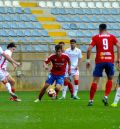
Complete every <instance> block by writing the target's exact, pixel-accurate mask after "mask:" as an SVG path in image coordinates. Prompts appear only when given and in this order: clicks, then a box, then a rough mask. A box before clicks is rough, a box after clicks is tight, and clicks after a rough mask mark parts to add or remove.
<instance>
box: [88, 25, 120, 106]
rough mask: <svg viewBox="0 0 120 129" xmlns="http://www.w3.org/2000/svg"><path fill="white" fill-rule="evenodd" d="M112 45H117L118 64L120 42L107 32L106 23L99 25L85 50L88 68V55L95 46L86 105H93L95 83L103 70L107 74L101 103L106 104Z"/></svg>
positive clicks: (110, 81) (112, 71) (108, 92)
mask: <svg viewBox="0 0 120 129" xmlns="http://www.w3.org/2000/svg"><path fill="white" fill-rule="evenodd" d="M114 45H116V46H117V48H118V52H117V62H118V65H120V44H119V43H118V40H117V39H116V37H115V36H114V35H112V34H110V33H108V32H107V26H106V24H100V25H99V34H97V35H95V36H93V37H92V41H91V43H90V46H89V48H88V50H87V60H86V67H87V69H89V68H90V55H91V50H92V48H93V47H94V46H96V59H95V62H96V65H95V69H94V71H93V82H92V85H91V89H90V100H89V103H88V106H92V105H93V99H94V95H95V92H96V90H97V85H98V82H99V79H100V77H102V73H103V70H105V73H106V75H107V83H106V89H105V93H104V98H103V103H104V105H105V106H107V105H108V95H109V94H110V91H111V88H112V79H113V76H114Z"/></svg>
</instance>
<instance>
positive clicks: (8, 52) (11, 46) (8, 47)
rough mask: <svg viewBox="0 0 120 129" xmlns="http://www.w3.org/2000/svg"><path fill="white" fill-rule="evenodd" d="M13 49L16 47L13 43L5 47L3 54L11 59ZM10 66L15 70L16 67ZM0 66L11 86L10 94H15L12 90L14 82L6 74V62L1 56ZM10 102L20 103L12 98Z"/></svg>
mask: <svg viewBox="0 0 120 129" xmlns="http://www.w3.org/2000/svg"><path fill="white" fill-rule="evenodd" d="M15 49H16V45H15V44H14V43H10V44H8V46H7V50H5V54H6V55H8V56H10V57H12V53H13V52H14V51H15ZM12 65H13V67H14V70H15V69H16V65H14V63H12ZM0 66H1V69H2V70H3V72H4V74H5V76H6V79H7V80H8V82H9V83H10V85H11V90H12V92H13V93H15V89H14V85H15V80H14V79H13V78H12V76H11V75H10V74H9V73H8V72H7V66H8V61H7V60H6V58H5V57H3V56H1V59H0ZM10 100H12V101H20V99H18V98H14V97H12V98H10Z"/></svg>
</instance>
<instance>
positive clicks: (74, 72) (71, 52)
mask: <svg viewBox="0 0 120 129" xmlns="http://www.w3.org/2000/svg"><path fill="white" fill-rule="evenodd" d="M70 46H71V47H70V48H68V49H67V50H66V51H65V54H67V55H68V56H69V57H70V61H71V77H72V79H73V80H74V93H73V98H74V99H80V98H79V97H78V96H77V92H78V85H79V67H80V62H81V58H82V52H81V50H80V49H78V48H77V47H76V40H74V39H71V40H70ZM65 77H69V75H68V72H67V71H66V75H65ZM64 88H65V87H63V91H64V92H62V97H64V96H65V94H66V91H67V88H65V89H64Z"/></svg>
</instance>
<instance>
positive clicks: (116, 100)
mask: <svg viewBox="0 0 120 129" xmlns="http://www.w3.org/2000/svg"><path fill="white" fill-rule="evenodd" d="M119 99H120V87H119V88H118V89H117V92H116V95H115V99H114V103H115V104H117V103H118V101H119Z"/></svg>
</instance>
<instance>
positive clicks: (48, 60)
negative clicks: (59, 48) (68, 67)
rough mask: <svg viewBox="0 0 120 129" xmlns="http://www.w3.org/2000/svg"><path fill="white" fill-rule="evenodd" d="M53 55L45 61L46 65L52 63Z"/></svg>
mask: <svg viewBox="0 0 120 129" xmlns="http://www.w3.org/2000/svg"><path fill="white" fill-rule="evenodd" d="M52 57H53V55H50V56H49V57H48V58H47V59H46V60H45V63H46V64H49V63H50V62H51V59H52Z"/></svg>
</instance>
